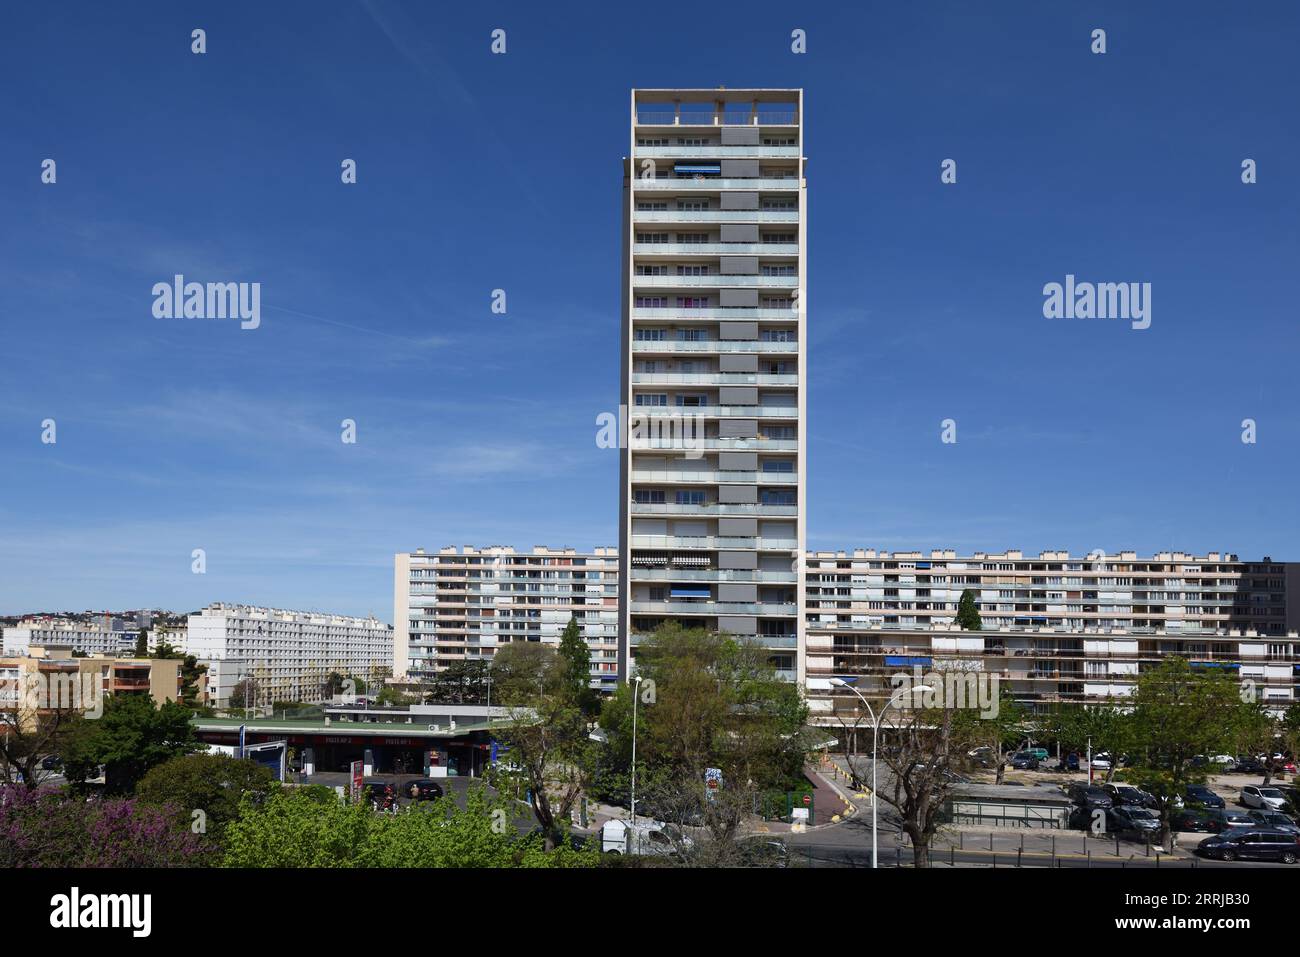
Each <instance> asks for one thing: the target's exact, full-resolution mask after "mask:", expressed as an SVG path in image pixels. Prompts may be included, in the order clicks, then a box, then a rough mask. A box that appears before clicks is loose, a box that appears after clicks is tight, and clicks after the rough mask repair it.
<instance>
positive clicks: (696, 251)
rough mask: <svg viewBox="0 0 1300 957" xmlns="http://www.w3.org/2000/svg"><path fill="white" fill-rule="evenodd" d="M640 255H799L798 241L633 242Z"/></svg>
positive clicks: (633, 250) (634, 248) (634, 250)
mask: <svg viewBox="0 0 1300 957" xmlns="http://www.w3.org/2000/svg"><path fill="white" fill-rule="evenodd" d="M632 252H633V253H635V254H636V255H638V256H654V255H664V256H797V255H799V244H798V243H633V244H632Z"/></svg>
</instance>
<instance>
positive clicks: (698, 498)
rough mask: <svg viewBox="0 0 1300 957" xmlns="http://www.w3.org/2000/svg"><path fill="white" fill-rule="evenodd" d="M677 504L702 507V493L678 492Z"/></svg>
mask: <svg viewBox="0 0 1300 957" xmlns="http://www.w3.org/2000/svg"><path fill="white" fill-rule="evenodd" d="M661 494H662V493H661ZM677 504H678V505H703V504H704V493H703V492H702V491H700V492H697V491H691V492H687V491H679V492H678V493H677Z"/></svg>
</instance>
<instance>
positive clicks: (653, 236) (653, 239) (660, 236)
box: [636, 233, 668, 243]
mask: <svg viewBox="0 0 1300 957" xmlns="http://www.w3.org/2000/svg"><path fill="white" fill-rule="evenodd" d="M636 241H637V242H639V243H666V242H668V234H667V233H637V234H636Z"/></svg>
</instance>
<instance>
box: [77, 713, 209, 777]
mask: <svg viewBox="0 0 1300 957" xmlns="http://www.w3.org/2000/svg"><path fill="white" fill-rule="evenodd" d="M79 724H80V729H81V732H82V733H79V734H76V735H74V736H72V737H71V738H70V740H69V742H68V745H67V746H66V747H65V748H64V752H65V753H64V756H63V762H64V766H65V768H66V773H67V777H68V780H69V782H82V781H84V780H85V779H86V778H88V777H91V776H93V774H94V769H95V768H96V767H97V766H98V765H101V764H102V765H103V766H104V776H105V790H106V791H107V792H108V793H110V794H130V793H131V792H132V791H134V790H135V786H136V784H138V783H139V781H140V779H141V778H143V777H144V776H145V774H146V773H148V771H149V770H150V769H151V768H153V767H155V766H157V765H159V764H162V763H163V762H164V761H167V760H169V759H171V758H174V757H177V756H179V755H182V754H189V753H191V752H192V751H194V750H196V749H197V747H198V742H197V741H196V739H195V737H194V728H193V727H192V726H191V725H190V711H189V709H188V708H186V707H185V706H184V705H182V704H178V703H177V702H175V701H168V702H165V703H164V704H163V705H162V706H161V707H159V706H158V705H156V704H154V701H153V699H152V698H150V697H149V696H148V695H112V696H110V697H108V698H106V699H105V700H104V713H103V715H102V716H100V718H99V719H98V720H96V721H82V722H80V723H79Z"/></svg>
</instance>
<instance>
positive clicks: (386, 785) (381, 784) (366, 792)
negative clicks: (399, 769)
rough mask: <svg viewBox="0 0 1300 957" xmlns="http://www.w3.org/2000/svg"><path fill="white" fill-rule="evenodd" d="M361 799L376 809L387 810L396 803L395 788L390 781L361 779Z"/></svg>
mask: <svg viewBox="0 0 1300 957" xmlns="http://www.w3.org/2000/svg"><path fill="white" fill-rule="evenodd" d="M361 800H362V801H363V802H365V803H366V804H369V805H370V806H371V807H373V808H374V809H375V810H377V811H388V810H391V809H392V808H393V807H395V806H396V805H397V789H396V788H394V787H393V782H391V781H362V782H361Z"/></svg>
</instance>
